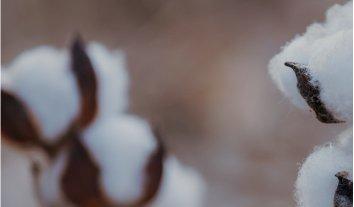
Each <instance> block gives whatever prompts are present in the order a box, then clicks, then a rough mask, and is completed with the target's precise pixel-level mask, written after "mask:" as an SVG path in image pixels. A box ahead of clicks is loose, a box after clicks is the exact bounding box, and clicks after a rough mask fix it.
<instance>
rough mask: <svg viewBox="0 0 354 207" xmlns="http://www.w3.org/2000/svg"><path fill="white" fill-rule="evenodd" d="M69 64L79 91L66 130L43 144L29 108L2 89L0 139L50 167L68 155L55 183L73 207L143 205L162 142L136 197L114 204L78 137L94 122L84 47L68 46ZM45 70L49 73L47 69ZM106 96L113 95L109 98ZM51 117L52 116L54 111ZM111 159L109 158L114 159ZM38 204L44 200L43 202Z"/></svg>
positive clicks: (93, 84)
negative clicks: (33, 151)
mask: <svg viewBox="0 0 354 207" xmlns="http://www.w3.org/2000/svg"><path fill="white" fill-rule="evenodd" d="M70 60H71V65H70V68H71V71H72V74H74V77H75V80H76V85H77V89H78V91H79V103H80V104H79V105H80V108H79V109H80V110H79V113H78V114H77V115H76V117H75V118H74V119H73V120H72V121H71V123H70V124H69V126H68V127H67V128H66V131H65V132H62V133H60V135H59V136H58V137H56V138H54V139H53V140H54V141H51V142H48V139H47V138H46V137H45V135H44V134H43V133H41V130H40V129H39V126H38V122H36V120H35V116H34V115H33V114H32V113H31V110H30V109H29V108H30V107H28V106H26V104H25V103H24V102H23V101H21V98H20V97H17V96H16V95H14V94H12V92H11V91H9V92H8V91H5V89H4V90H2V91H1V97H2V105H1V112H2V116H1V121H2V123H3V125H2V134H3V135H5V138H6V139H7V140H9V141H10V142H13V143H17V144H18V145H20V146H24V147H28V146H30V147H32V146H35V147H40V148H42V149H43V150H44V151H45V152H46V153H47V154H48V157H50V159H51V160H52V162H53V165H54V166H55V165H56V163H55V162H56V161H57V159H59V158H58V157H59V156H60V155H61V153H67V155H66V158H67V159H66V163H65V166H63V169H62V173H60V174H61V177H60V178H58V179H59V186H58V188H60V191H62V194H63V195H64V197H65V199H66V200H68V202H69V203H72V204H75V205H77V206H111V205H115V206H116V205H118V206H126V205H128V206H143V205H145V204H146V203H148V202H150V201H151V199H152V198H153V197H154V196H155V194H156V193H157V191H158V189H159V187H160V184H161V179H162V174H163V161H164V154H165V153H164V148H163V145H162V143H161V141H160V140H156V143H157V145H156V149H155V150H153V152H152V154H151V155H150V158H147V160H148V161H147V162H146V164H145V165H146V166H145V167H143V172H142V173H143V175H142V176H143V177H144V178H145V179H144V184H143V193H142V194H141V196H140V198H138V199H137V200H135V201H132V202H131V203H129V204H125V203H123V202H122V203H119V201H118V202H117V201H116V200H115V201H114V202H113V201H112V199H111V198H109V196H107V195H106V193H105V189H102V185H101V184H100V182H101V180H102V176H104V175H102V169H101V168H100V164H99V163H97V159H95V158H94V157H93V155H92V152H90V148H88V146H87V145H85V142H84V141H83V137H82V132H83V131H84V130H86V128H87V127H89V126H90V125H91V124H92V123H93V122H94V121H95V119H96V117H97V114H98V83H97V77H96V75H97V74H95V70H94V67H93V64H92V63H91V60H90V58H89V56H88V55H87V53H86V49H85V45H84V44H83V42H82V41H81V39H80V38H79V37H77V38H76V39H75V40H74V42H73V44H72V47H71V51H70ZM50 69H51V68H48V70H50ZM29 78H30V77H29ZM34 93H36V91H34ZM111 95H113V96H114V94H111ZM42 98H45V97H42ZM63 107H65V106H63ZM52 112H53V113H55V111H52ZM95 138H96V139H98V141H97V142H99V141H100V140H99V139H100V137H95ZM111 159H114V157H112V158H111ZM36 174H37V175H36V176H37V177H38V176H39V175H38V174H40V173H38V172H37V173H36ZM116 176H119V175H116ZM43 179H44V181H42V180H41V181H39V182H42V184H43V183H44V185H45V182H46V181H45V178H43ZM53 179H54V177H53ZM51 182H55V181H50V182H49V184H50V183H51ZM44 189H45V187H44ZM41 190H43V189H39V191H41ZM39 194H40V195H45V194H46V192H40V193H39ZM43 199H45V200H47V201H48V198H43ZM49 200H50V199H49ZM53 202H54V203H55V202H56V201H53ZM50 203H51V201H48V202H47V204H48V205H51V204H50Z"/></svg>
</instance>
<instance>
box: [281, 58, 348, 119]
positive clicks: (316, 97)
mask: <svg viewBox="0 0 354 207" xmlns="http://www.w3.org/2000/svg"><path fill="white" fill-rule="evenodd" d="M285 66H288V67H290V68H291V69H293V71H294V72H295V75H296V78H297V88H298V90H299V92H300V94H301V96H302V97H303V98H304V99H305V100H306V102H307V104H308V105H309V106H310V107H311V108H312V109H313V110H314V112H315V113H316V117H317V119H318V120H319V121H321V122H323V123H341V122H344V121H340V120H338V119H336V118H335V117H334V116H333V114H332V113H331V112H330V111H329V110H328V109H327V108H326V106H325V104H324V103H323V102H322V101H321V98H320V93H321V89H320V88H321V87H320V83H319V82H318V81H317V80H314V79H313V77H312V76H311V74H310V69H309V68H308V66H307V65H304V64H300V63H294V62H285Z"/></svg>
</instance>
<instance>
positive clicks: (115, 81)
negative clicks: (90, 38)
mask: <svg viewBox="0 0 354 207" xmlns="http://www.w3.org/2000/svg"><path fill="white" fill-rule="evenodd" d="M87 50H88V55H89V56H90V58H91V62H92V64H93V67H94V68H95V72H96V77H97V79H98V82H99V91H98V95H99V97H100V98H99V106H100V108H99V113H100V115H101V116H106V115H112V114H114V113H116V114H117V113H120V112H123V111H125V110H126V109H127V108H128V101H129V90H128V87H129V77H128V73H127V71H126V69H125V68H126V63H125V55H124V53H123V52H122V51H112V52H111V51H108V50H107V49H106V48H105V47H104V46H103V45H100V44H98V43H91V44H89V45H88V47H87Z"/></svg>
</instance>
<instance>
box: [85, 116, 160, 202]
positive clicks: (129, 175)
mask: <svg viewBox="0 0 354 207" xmlns="http://www.w3.org/2000/svg"><path fill="white" fill-rule="evenodd" d="M82 141H83V144H84V145H85V146H86V148H87V149H88V151H89V152H90V154H91V155H92V158H93V159H94V161H95V162H96V163H97V165H98V167H99V168H100V173H101V178H100V180H101V188H102V190H103V191H104V193H105V194H106V196H107V197H108V198H109V199H110V200H111V202H112V203H118V204H123V205H126V204H132V203H135V202H137V201H139V199H141V198H142V197H144V196H145V195H144V194H145V192H146V191H145V190H146V189H145V183H146V181H147V179H149V177H148V176H147V173H146V167H147V165H148V163H149V158H150V157H151V156H152V155H153V154H154V153H155V152H156V150H157V148H158V143H157V140H156V138H155V137H154V134H153V132H152V131H151V129H150V126H149V124H148V123H147V122H146V121H144V120H142V119H140V118H138V117H136V116H131V115H121V116H118V117H112V118H109V117H108V118H104V119H98V120H96V122H95V123H93V125H92V126H91V127H90V128H88V129H87V130H86V131H85V132H84V135H83V137H82ZM161 162H162V161H161Z"/></svg>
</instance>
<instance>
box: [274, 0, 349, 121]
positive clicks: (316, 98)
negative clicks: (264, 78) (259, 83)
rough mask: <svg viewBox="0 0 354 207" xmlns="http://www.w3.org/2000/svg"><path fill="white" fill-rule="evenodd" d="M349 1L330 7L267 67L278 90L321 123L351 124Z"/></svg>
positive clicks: (287, 45) (288, 44)
mask: <svg viewBox="0 0 354 207" xmlns="http://www.w3.org/2000/svg"><path fill="white" fill-rule="evenodd" d="M352 7H353V3H352V1H348V2H347V3H346V4H344V5H334V6H333V7H331V8H330V9H329V10H328V11H327V15H326V20H325V22H323V23H314V24H312V25H310V26H309V27H308V28H307V30H306V32H305V33H304V34H302V35H298V36H296V37H295V38H294V39H293V40H291V41H290V42H289V43H287V44H286V45H285V46H284V47H283V49H282V51H281V52H280V53H279V54H277V55H276V56H275V57H274V58H273V59H272V60H271V61H270V63H269V71H270V74H271V76H272V78H273V80H274V82H275V83H276V84H277V86H278V88H279V89H280V90H281V91H282V92H283V93H284V94H285V95H286V96H287V97H288V98H290V100H291V101H292V102H293V103H294V104H295V105H297V106H299V107H301V108H310V109H312V110H313V111H314V112H315V114H316V117H317V118H318V120H319V121H321V122H324V123H339V122H349V123H352V115H353V111H352V107H353V101H352V100H353V87H352V84H353V38H352V37H353V20H352V19H353V11H352V9H353V8H352Z"/></svg>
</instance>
